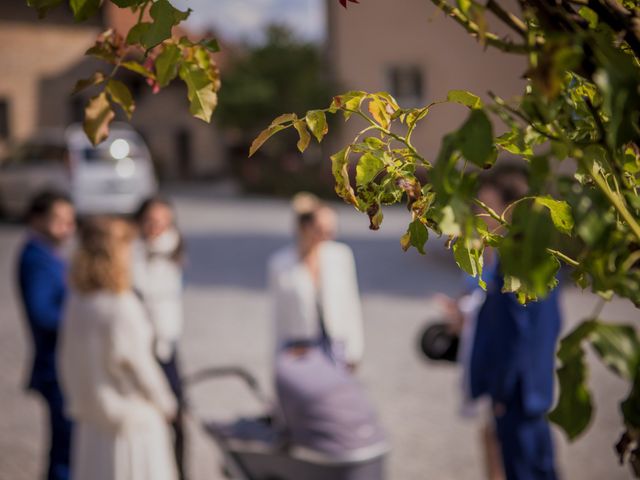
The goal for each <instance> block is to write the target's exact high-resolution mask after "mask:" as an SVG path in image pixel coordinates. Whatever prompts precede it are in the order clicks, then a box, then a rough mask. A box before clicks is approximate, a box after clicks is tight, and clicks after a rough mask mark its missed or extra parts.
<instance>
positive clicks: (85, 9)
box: [69, 0, 101, 22]
mask: <svg viewBox="0 0 640 480" xmlns="http://www.w3.org/2000/svg"><path fill="white" fill-rule="evenodd" d="M100 3H101V0H69V5H70V6H71V10H73V16H74V18H75V19H76V21H77V22H83V21H85V20H86V19H88V18H89V17H93V16H94V15H95V14H96V13H98V10H99V9H100Z"/></svg>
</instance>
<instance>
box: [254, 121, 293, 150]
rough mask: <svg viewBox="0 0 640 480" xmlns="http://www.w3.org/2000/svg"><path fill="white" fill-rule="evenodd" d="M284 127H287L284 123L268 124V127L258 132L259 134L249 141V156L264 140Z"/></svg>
mask: <svg viewBox="0 0 640 480" xmlns="http://www.w3.org/2000/svg"><path fill="white" fill-rule="evenodd" d="M285 128H287V127H285V126H284V125H270V126H269V127H268V128H266V129H264V130H263V131H262V132H260V135H258V136H257V137H256V138H255V139H254V140H253V142H252V143H251V148H250V149H249V156H250V157H251V156H253V154H254V153H256V152H257V151H258V149H259V148H260V147H261V146H262V145H263V144H264V142H266V141H267V140H269V138H270V137H271V136H272V135H274V134H275V133H278V132H279V131H280V130H284V129H285Z"/></svg>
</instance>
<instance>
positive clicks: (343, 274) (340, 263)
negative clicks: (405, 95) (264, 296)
mask: <svg viewBox="0 0 640 480" xmlns="http://www.w3.org/2000/svg"><path fill="white" fill-rule="evenodd" d="M319 248H320V251H319V262H320V285H319V294H317V293H316V287H315V285H314V282H313V279H312V278H311V274H310V272H309V270H308V268H307V267H306V266H305V265H304V263H303V262H302V259H301V258H300V255H299V253H298V250H297V248H296V247H295V246H288V247H285V248H284V249H282V250H280V251H278V252H276V253H275V254H274V255H273V256H272V257H271V258H270V260H269V265H268V274H269V291H270V295H271V299H272V317H273V318H272V320H273V324H274V330H275V347H276V351H277V350H279V349H280V348H282V346H283V345H284V344H286V343H287V342H289V341H291V340H304V339H316V338H318V337H319V335H320V325H319V317H318V304H319V305H320V306H321V308H322V311H323V318H324V324H325V328H326V330H327V333H328V335H329V337H330V338H331V340H332V341H333V342H335V343H336V344H338V345H340V346H341V347H342V348H344V355H345V360H346V362H347V363H350V364H356V363H358V362H359V361H360V360H361V359H362V355H363V350H364V338H363V331H362V309H361V305H360V296H359V292H358V281H357V277H356V266H355V261H354V258H353V253H352V252H351V249H350V248H349V247H348V246H347V245H344V244H342V243H337V242H325V243H323V244H322V245H321V246H320V247H319ZM318 295H319V296H320V298H317V297H318Z"/></svg>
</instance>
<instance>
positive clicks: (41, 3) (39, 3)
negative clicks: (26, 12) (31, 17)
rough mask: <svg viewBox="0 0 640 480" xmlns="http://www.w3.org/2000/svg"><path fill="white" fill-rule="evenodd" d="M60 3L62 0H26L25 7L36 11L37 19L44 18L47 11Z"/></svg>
mask: <svg viewBox="0 0 640 480" xmlns="http://www.w3.org/2000/svg"><path fill="white" fill-rule="evenodd" d="M61 3H62V0H27V5H28V6H29V7H31V8H35V9H36V10H37V12H38V17H39V18H44V17H45V16H46V14H47V12H48V11H49V10H51V9H52V8H55V7H57V6H58V5H60V4H61Z"/></svg>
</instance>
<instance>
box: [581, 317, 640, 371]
mask: <svg viewBox="0 0 640 480" xmlns="http://www.w3.org/2000/svg"><path fill="white" fill-rule="evenodd" d="M590 340H591V345H592V346H593V348H594V349H595V351H596V353H597V354H598V356H599V357H600V359H601V360H602V363H604V364H605V365H606V366H607V367H608V368H610V369H611V370H612V371H613V372H615V373H616V374H618V375H620V376H621V377H623V378H625V379H627V380H633V379H634V378H635V376H636V372H637V371H638V366H639V360H640V341H639V340H638V334H637V333H636V330H635V328H634V327H632V326H631V325H612V324H608V323H602V322H598V323H597V325H596V328H594V330H593V332H592V333H591V335H590Z"/></svg>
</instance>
